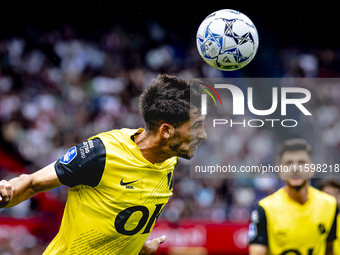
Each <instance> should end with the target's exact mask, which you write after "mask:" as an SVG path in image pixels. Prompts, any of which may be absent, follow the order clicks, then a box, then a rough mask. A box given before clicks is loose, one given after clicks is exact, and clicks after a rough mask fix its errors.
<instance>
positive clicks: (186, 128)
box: [0, 74, 207, 255]
mask: <svg viewBox="0 0 340 255" xmlns="http://www.w3.org/2000/svg"><path fill="white" fill-rule="evenodd" d="M199 91H201V90H198V89H195V83H189V82H186V81H184V80H181V79H179V78H177V77H175V76H170V75H167V74H163V75H159V76H158V77H157V79H155V80H154V81H153V82H152V84H151V85H150V87H149V88H147V89H146V91H144V92H143V94H142V95H141V97H140V112H141V114H142V116H143V118H144V120H145V129H144V128H139V129H127V128H123V129H120V130H111V131H108V132H104V133H100V134H97V135H95V136H93V137H91V138H90V139H89V140H87V141H84V142H83V143H80V144H78V145H75V146H74V147H72V148H70V149H69V150H68V151H67V152H66V153H65V155H64V156H63V157H62V158H61V159H59V160H57V161H56V162H53V163H52V164H50V165H48V166H46V167H45V168H43V169H41V170H40V171H38V172H36V173H33V174H31V175H21V176H19V177H17V178H14V179H12V180H10V181H5V180H2V181H1V182H0V195H1V196H0V208H1V207H12V206H15V205H17V204H19V203H20V202H22V201H24V200H26V199H29V198H30V197H32V196H34V195H35V194H37V193H39V192H44V191H47V190H50V189H53V188H56V187H59V186H61V185H66V186H68V187H70V189H69V195H68V199H67V204H66V207H65V213H64V216H63V220H62V223H61V227H60V230H59V233H58V235H57V236H56V237H55V238H54V240H53V241H52V242H51V244H50V245H49V246H48V247H47V249H46V251H45V252H44V255H47V254H60V255H67V254H72V255H76V254H81V255H82V254H104V252H105V254H108V253H109V254H112V255H114V254H129V255H130V254H131V255H133V254H145V255H148V254H153V253H154V252H155V251H156V250H157V248H158V246H159V244H160V243H162V242H164V241H165V238H166V237H164V236H163V237H159V238H155V239H153V240H151V241H147V242H145V241H146V239H147V237H148V236H149V234H150V232H151V231H152V228H153V226H154V224H155V222H156V220H157V218H158V216H159V214H160V213H161V211H162V209H163V207H164V205H165V204H166V203H167V202H168V200H169V197H170V196H171V195H172V190H173V182H174V181H173V170H174V166H175V164H176V162H177V157H183V158H186V159H190V158H191V157H193V156H194V154H195V150H196V148H197V146H198V145H199V144H200V142H201V141H202V140H205V139H206V138H207V135H206V133H205V130H204V127H203V121H204V116H203V115H201V113H200V110H199V105H196V104H195V103H194V102H195V101H197V102H200V100H199V98H200V94H199ZM190 95H191V96H192V97H195V95H196V96H197V98H198V100H191V101H190Z"/></svg>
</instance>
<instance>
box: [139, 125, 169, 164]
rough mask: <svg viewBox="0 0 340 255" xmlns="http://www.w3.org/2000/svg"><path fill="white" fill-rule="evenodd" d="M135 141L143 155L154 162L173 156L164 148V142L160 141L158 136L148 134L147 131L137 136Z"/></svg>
mask: <svg viewBox="0 0 340 255" xmlns="http://www.w3.org/2000/svg"><path fill="white" fill-rule="evenodd" d="M135 143H136V144H137V146H138V148H139V150H140V151H141V152H142V155H143V157H144V158H145V159H146V160H148V161H149V162H151V163H152V164H155V163H161V162H163V161H165V160H167V159H169V158H171V157H172V155H169V154H168V153H166V152H165V151H164V150H163V148H162V147H163V146H162V144H160V143H159V142H158V139H157V138H156V137H154V136H152V135H147V134H146V132H145V131H143V132H142V133H140V134H138V135H137V136H135Z"/></svg>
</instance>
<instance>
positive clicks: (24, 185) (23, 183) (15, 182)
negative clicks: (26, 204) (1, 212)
mask: <svg viewBox="0 0 340 255" xmlns="http://www.w3.org/2000/svg"><path fill="white" fill-rule="evenodd" d="M9 183H10V184H11V186H12V189H13V194H12V197H11V199H10V201H8V202H6V201H1V202H0V208H2V207H4V208H7V207H13V206H15V205H17V204H20V203H21V202H22V201H25V200H27V199H29V198H31V197H32V196H34V195H35V194H36V193H35V192H34V190H33V189H32V188H31V184H32V179H31V178H30V176H29V175H27V174H22V175H20V176H19V177H16V178H13V179H11V180H10V181H9ZM6 204H7V205H6ZM4 205H5V206H4Z"/></svg>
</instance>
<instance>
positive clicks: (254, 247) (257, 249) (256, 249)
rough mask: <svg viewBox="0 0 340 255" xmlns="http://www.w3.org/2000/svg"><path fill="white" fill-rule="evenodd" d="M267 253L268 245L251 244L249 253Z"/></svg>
mask: <svg viewBox="0 0 340 255" xmlns="http://www.w3.org/2000/svg"><path fill="white" fill-rule="evenodd" d="M265 254H267V246H265V245H262V244H251V245H249V255H265Z"/></svg>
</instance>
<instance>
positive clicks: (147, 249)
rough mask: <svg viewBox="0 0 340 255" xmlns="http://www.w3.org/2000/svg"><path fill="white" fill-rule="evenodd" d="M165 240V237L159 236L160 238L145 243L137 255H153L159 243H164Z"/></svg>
mask: <svg viewBox="0 0 340 255" xmlns="http://www.w3.org/2000/svg"><path fill="white" fill-rule="evenodd" d="M165 240H166V236H161V237H158V238H154V239H152V240H149V241H146V242H145V243H144V245H143V247H142V249H141V250H140V252H139V254H138V255H152V254H154V253H155V252H156V251H157V249H158V246H159V245H160V244H161V243H164V242H165Z"/></svg>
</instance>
